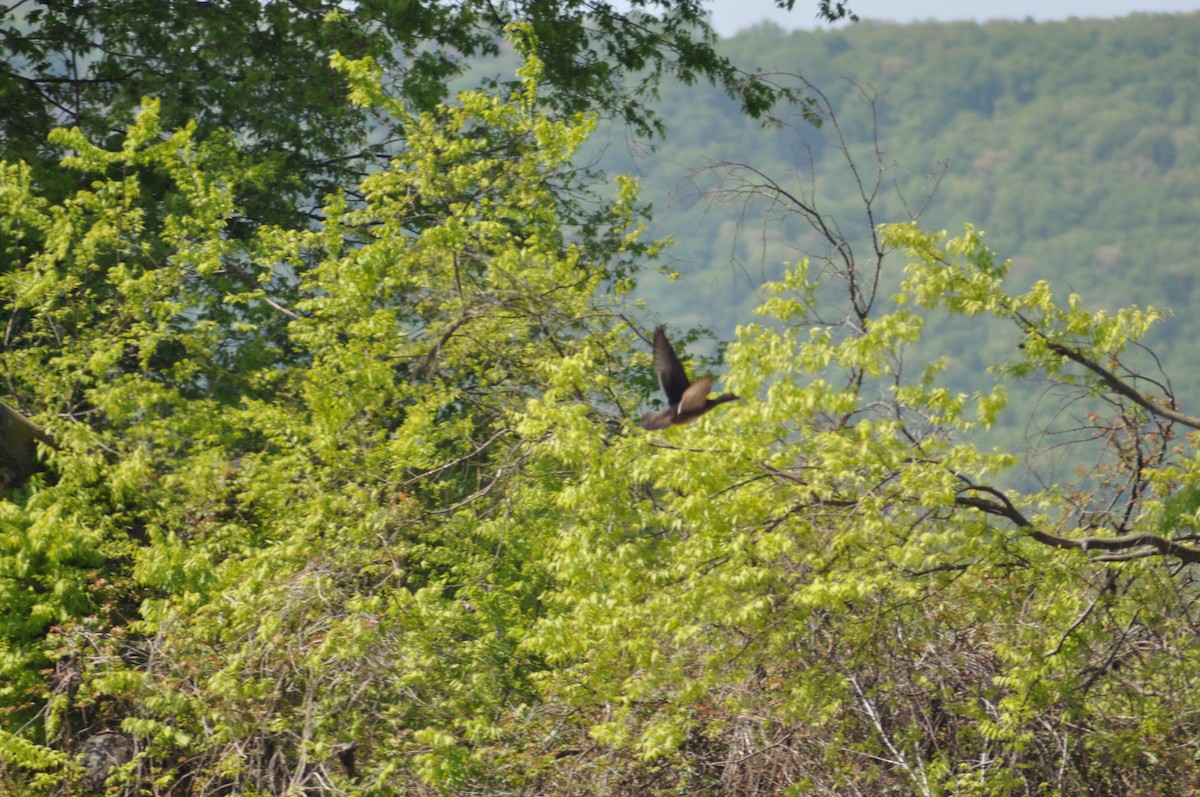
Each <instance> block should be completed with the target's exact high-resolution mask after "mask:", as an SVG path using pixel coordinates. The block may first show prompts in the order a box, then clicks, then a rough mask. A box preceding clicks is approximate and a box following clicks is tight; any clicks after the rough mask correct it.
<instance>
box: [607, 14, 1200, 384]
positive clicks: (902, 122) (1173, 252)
mask: <svg viewBox="0 0 1200 797" xmlns="http://www.w3.org/2000/svg"><path fill="white" fill-rule="evenodd" d="M722 51H723V52H725V53H728V54H729V56H730V58H731V60H733V61H735V62H737V63H740V64H743V65H746V66H749V67H758V68H761V69H763V70H764V71H766V72H773V73H779V74H778V75H777V80H779V81H780V82H783V83H786V82H787V80H788V79H787V77H786V75H789V74H794V75H800V76H803V78H804V79H805V80H807V81H808V83H809V84H811V85H812V86H813V87H815V88H817V89H819V90H820V91H821V92H822V93H823V94H824V95H825V97H827V98H828V101H829V105H830V106H831V107H832V109H833V110H834V111H835V112H836V114H837V116H838V119H839V121H840V126H841V131H842V133H843V134H844V135H845V138H846V142H847V143H848V144H849V146H850V148H851V152H852V154H853V156H854V157H855V159H856V161H857V163H858V167H859V168H860V169H861V170H863V171H864V172H866V173H871V172H874V171H875V170H876V169H877V167H878V166H879V165H881V166H882V167H883V168H884V169H885V174H884V183H883V186H882V188H883V191H882V192H881V195H880V207H881V214H880V217H879V218H878V219H877V220H878V221H894V220H898V219H902V218H904V217H905V216H906V208H905V207H904V206H903V205H902V204H901V203H900V201H899V200H898V198H897V197H896V196H895V195H894V194H893V193H891V192H890V190H889V189H890V188H891V185H892V184H893V183H895V184H897V185H899V186H900V187H901V188H902V189H903V194H904V196H905V197H906V198H907V201H908V209H909V210H913V211H915V210H917V209H918V208H919V207H920V206H921V205H922V200H923V198H924V196H925V194H926V192H928V191H930V190H931V189H934V188H936V190H934V191H933V194H932V200H931V201H930V203H929V205H928V207H927V208H926V209H925V210H924V212H922V213H921V215H920V220H921V222H922V224H923V225H925V226H926V227H929V228H932V229H943V228H948V229H951V230H954V229H960V228H961V227H962V225H963V223H964V222H971V223H973V224H975V225H976V226H977V227H978V228H980V229H983V230H987V231H988V241H989V244H990V245H991V246H993V247H994V248H995V249H996V250H997V251H998V252H999V253H1000V254H1001V255H1002V256H1004V257H1006V258H1012V259H1013V260H1014V269H1013V279H1014V280H1015V281H1016V282H1017V283H1024V284H1026V285H1028V284H1029V283H1032V282H1033V281H1034V280H1037V279H1051V280H1054V282H1055V283H1056V285H1058V286H1060V288H1064V289H1065V288H1066V287H1067V286H1069V287H1070V289H1071V290H1074V291H1076V292H1078V293H1079V294H1080V295H1081V296H1083V297H1085V298H1086V299H1087V300H1088V301H1091V302H1095V303H1096V304H1097V305H1100V306H1109V307H1115V306H1118V305H1120V304H1123V303H1124V302H1127V301H1137V302H1144V303H1149V304H1155V305H1165V306H1171V307H1174V308H1176V309H1177V310H1179V311H1182V312H1180V313H1179V316H1178V317H1177V318H1176V319H1174V320H1173V321H1172V323H1171V324H1169V325H1164V328H1163V330H1162V331H1161V333H1160V334H1162V335H1163V337H1161V338H1156V340H1159V341H1161V342H1162V344H1163V345H1164V346H1165V352H1164V353H1165V354H1167V356H1169V357H1170V358H1171V362H1173V363H1175V362H1177V363H1178V364H1179V366H1180V367H1179V371H1180V372H1181V373H1182V372H1185V371H1193V372H1194V371H1196V370H1197V369H1198V368H1200V351H1198V350H1197V347H1195V346H1191V345H1188V342H1190V341H1194V340H1196V339H1197V338H1198V337H1200V319H1198V318H1196V317H1195V314H1192V313H1188V312H1186V310H1187V308H1188V307H1189V306H1190V304H1191V303H1192V297H1193V294H1192V291H1193V290H1194V288H1195V276H1194V275H1195V274H1196V271H1197V265H1196V258H1195V252H1194V247H1193V237H1194V230H1195V224H1196V219H1197V217H1200V133H1198V132H1197V118H1198V114H1200V59H1197V58H1196V53H1197V52H1198V51H1200V14H1192V15H1137V16H1132V17H1128V18H1124V19H1119V20H1071V21H1069V22H1052V23H1043V24H1025V23H1019V22H991V23H987V24H982V25H981V24H973V23H956V24H932V23H930V24H917V25H903V26H900V25H886V24H878V23H867V22H864V23H860V24H857V25H853V26H849V27H846V28H841V29H835V30H825V31H796V32H791V33H788V32H784V31H783V30H781V29H779V28H777V27H775V26H773V25H764V26H760V27H758V28H755V29H751V30H749V31H746V32H744V33H741V34H739V35H738V36H736V37H734V38H732V39H729V40H726V41H725V42H724V43H723V47H722ZM661 94H662V99H661V102H660V103H659V104H658V105H657V106H656V107H659V108H661V112H662V114H663V117H664V119H665V120H667V123H668V127H669V129H670V130H671V135H670V136H669V137H668V139H667V140H666V142H664V143H663V144H662V145H661V146H659V147H657V149H654V150H653V151H651V150H650V149H648V148H642V149H639V148H637V147H630V146H627V139H624V138H622V137H621V136H619V135H616V134H614V136H612V137H610V138H607V139H605V140H604V141H605V144H606V145H607V146H606V149H605V155H604V159H603V163H604V164H605V165H606V166H608V167H609V168H613V169H616V170H632V171H634V172H635V173H636V174H638V175H639V176H640V178H641V179H642V181H643V197H644V198H646V199H648V200H651V201H653V202H654V203H655V214H654V225H653V227H652V229H653V230H655V231H658V232H662V233H663V234H670V235H673V236H675V238H676V243H675V246H674V247H673V250H672V253H671V254H672V256H673V257H674V258H676V259H677V263H678V265H679V267H680V268H681V269H683V270H685V271H686V272H687V273H689V274H690V275H692V276H693V277H694V278H693V279H689V280H687V281H686V282H685V283H684V284H682V285H679V286H676V288H673V289H672V290H671V291H670V292H668V293H665V294H664V295H663V296H661V297H657V296H656V297H655V299H656V303H655V304H656V309H659V310H660V312H662V313H663V315H664V317H666V318H677V317H678V316H679V315H680V314H683V315H686V316H689V317H692V318H694V319H695V320H697V321H699V320H700V319H699V314H698V313H697V312H696V310H695V308H696V306H697V305H698V304H702V303H700V302H698V301H697V299H698V298H700V297H701V296H703V294H704V292H705V290H706V289H707V288H708V287H709V286H712V285H717V286H720V287H721V289H722V290H724V288H725V287H727V286H730V285H740V286H742V287H743V288H749V287H753V285H754V283H756V282H757V281H758V280H760V279H762V278H763V277H764V276H765V277H766V278H772V277H774V276H775V275H776V274H777V273H778V267H779V261H780V260H782V259H795V257H796V256H797V254H798V253H797V252H796V251H795V249H793V247H794V246H797V245H800V246H803V241H804V240H805V239H804V232H805V230H806V228H804V227H803V226H797V225H779V224H773V223H771V224H767V225H766V227H765V231H764V226H763V225H762V224H761V223H760V216H759V213H756V212H751V213H750V214H748V216H747V217H745V218H743V217H741V216H740V215H739V214H740V213H741V211H742V207H741V205H740V203H738V202H734V203H732V204H731V205H726V206H709V205H706V203H705V202H703V201H696V196H695V192H696V191H697V190H698V189H699V190H709V189H712V188H714V187H716V186H717V184H718V183H717V182H716V181H714V180H711V179H710V180H705V181H701V182H700V183H699V185H696V184H695V183H694V182H691V181H685V180H684V178H685V177H686V176H687V175H688V174H689V173H691V172H692V171H694V170H697V169H700V168H702V167H704V166H705V165H706V164H707V163H711V162H718V161H731V162H738V163H744V164H748V165H750V166H753V167H755V168H756V169H758V170H759V171H761V172H764V173H765V174H767V175H768V176H770V177H772V178H773V179H774V180H776V181H778V182H779V183H781V184H782V185H783V186H784V187H786V188H789V189H791V190H794V191H798V192H805V191H811V190H813V189H814V188H815V191H816V198H817V199H818V201H819V202H820V204H821V207H822V209H823V210H824V211H826V212H828V213H829V214H830V215H831V216H834V217H836V218H839V219H848V220H850V221H849V223H848V224H847V225H846V226H847V227H851V226H854V222H855V221H856V220H858V219H859V216H860V213H861V202H860V201H859V198H858V196H857V195H856V192H855V191H854V190H853V188H852V186H851V185H850V177H849V175H848V173H847V172H846V170H845V168H844V163H843V159H842V157H841V154H840V153H839V152H838V151H837V144H838V142H837V139H836V133H835V131H834V130H832V129H831V126H830V125H826V126H825V128H824V129H822V130H815V129H813V128H812V127H811V126H808V125H806V124H805V123H804V121H803V120H802V119H800V118H799V116H798V115H792V116H790V117H789V116H787V115H786V114H781V116H782V117H783V118H784V121H786V122H787V123H788V124H789V126H788V127H786V128H784V129H781V130H778V131H770V130H768V131H763V130H761V129H760V125H759V124H758V123H757V122H755V121H754V120H747V119H745V118H743V117H741V116H740V115H739V114H738V113H737V110H736V106H735V105H733V104H732V103H731V102H729V101H728V100H725V99H724V98H722V97H720V96H719V95H717V94H715V93H712V92H708V91H705V90H703V89H700V90H696V89H693V88H690V87H686V86H681V85H679V84H676V83H667V84H665V85H664V87H663V88H662V91H661ZM867 100H873V102H871V103H870V104H868V102H867ZM872 112H873V113H874V119H872ZM876 140H877V142H878V150H879V152H880V153H881V156H882V161H881V163H880V164H877V163H876V159H875V153H874V151H873V150H874V145H875V141H876ZM810 157H811V158H812V161H813V162H812V163H811V164H810V162H809V158H810ZM939 175H940V179H938V180H936V182H934V181H933V178H934V177H936V176H939ZM868 176H869V175H868ZM754 210H755V211H759V212H761V211H762V210H763V207H762V206H761V205H759V206H757V207H755V208H754ZM849 231H850V230H848V232H849ZM852 238H853V240H856V241H861V240H862V236H861V234H860V233H858V232H857V230H856V231H855V232H854V235H853V236H852ZM764 242H765V244H766V251H765V252H764V251H763V244H764ZM731 263H738V264H739V265H740V266H742V268H738V269H731V268H730V264H731ZM734 276H738V277H741V280H735V279H733V277H734ZM753 301H754V300H753V299H752V298H750V297H747V296H745V292H743V300H742V301H741V302H739V303H727V302H720V303H718V304H717V306H716V307H714V308H713V316H712V319H711V323H712V325H713V326H714V328H715V329H717V330H719V331H721V332H722V333H726V334H727V333H728V331H729V330H731V329H732V328H733V326H734V325H736V324H737V323H739V322H741V321H742V320H744V318H745V311H746V309H747V307H748V306H749V305H750V304H752V303H753ZM1177 343H1179V344H1181V345H1176V344H1177ZM1176 358H1178V360H1177V359H1176ZM1198 387H1200V386H1198Z"/></svg>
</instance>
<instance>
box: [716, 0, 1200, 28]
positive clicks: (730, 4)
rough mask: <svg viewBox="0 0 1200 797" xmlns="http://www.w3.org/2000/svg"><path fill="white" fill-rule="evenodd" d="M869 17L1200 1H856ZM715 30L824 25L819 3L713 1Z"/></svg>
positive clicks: (1112, 13) (1018, 15) (1121, 8)
mask: <svg viewBox="0 0 1200 797" xmlns="http://www.w3.org/2000/svg"><path fill="white" fill-rule="evenodd" d="M850 7H851V8H852V9H854V11H855V12H856V13H857V14H858V15H859V16H860V17H862V18H864V19H879V20H886V21H889V22H915V21H920V20H927V19H938V20H952V19H974V20H980V21H982V20H987V19H1025V18H1026V17H1032V18H1033V19H1035V20H1037V21H1039V22H1041V21H1045V20H1052V19H1066V18H1067V17H1123V16H1127V15H1129V14H1133V13H1135V12H1152V11H1198V10H1200V0H850ZM712 9H713V26H714V27H715V28H716V29H717V32H718V33H720V34H721V35H722V36H730V35H732V34H734V33H736V32H737V31H738V30H740V29H742V28H745V27H749V26H750V25H753V24H754V23H756V22H760V21H762V20H764V19H771V20H773V21H775V22H777V23H778V24H779V25H781V26H783V27H784V28H813V27H819V23H818V22H817V20H816V10H817V0H796V3H795V7H794V8H793V9H792V10H791V11H790V12H788V11H781V10H780V9H778V8H776V7H775V3H774V0H712Z"/></svg>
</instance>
